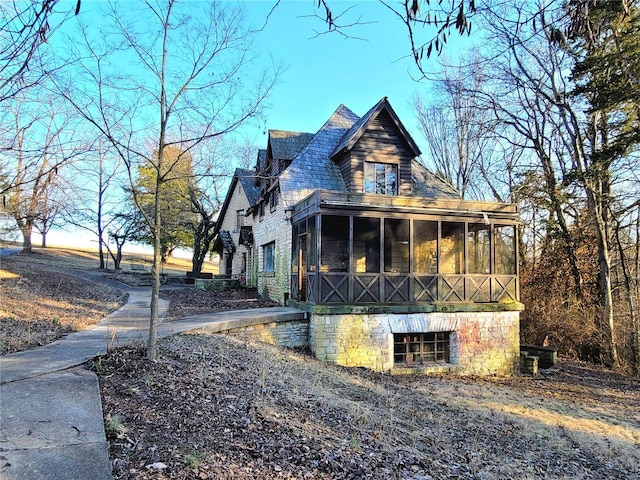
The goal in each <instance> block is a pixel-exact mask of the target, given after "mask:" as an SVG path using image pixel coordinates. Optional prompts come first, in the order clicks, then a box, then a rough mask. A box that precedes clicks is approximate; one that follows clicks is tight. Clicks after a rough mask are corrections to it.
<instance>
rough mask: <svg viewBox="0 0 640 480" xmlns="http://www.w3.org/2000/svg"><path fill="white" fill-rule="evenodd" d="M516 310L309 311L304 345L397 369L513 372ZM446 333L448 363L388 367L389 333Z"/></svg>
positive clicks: (349, 361) (323, 355)
mask: <svg viewBox="0 0 640 480" xmlns="http://www.w3.org/2000/svg"><path fill="white" fill-rule="evenodd" d="M519 330H520V329H519V313H518V312H491V313H488V312H457V313H407V314H366V313H365V314H362V313H358V314H337V315H336V314H313V315H310V324H309V339H310V341H309V344H310V347H311V349H312V351H313V353H314V354H315V356H316V357H317V358H319V359H321V360H326V361H330V362H334V363H337V364H339V365H344V366H357V367H366V368H370V369H373V370H377V371H385V372H390V373H392V374H400V373H407V372H414V371H424V372H427V373H429V372H443V371H446V372H450V373H455V374H459V375H511V374H514V373H516V372H517V371H518V365H519V359H520V351H519V333H520V331H519ZM420 332H451V333H450V337H449V343H450V362H449V363H448V364H445V365H438V366H434V367H428V366H427V367H420V368H411V369H408V368H406V367H404V368H403V367H400V368H396V367H394V357H393V334H394V333H420Z"/></svg>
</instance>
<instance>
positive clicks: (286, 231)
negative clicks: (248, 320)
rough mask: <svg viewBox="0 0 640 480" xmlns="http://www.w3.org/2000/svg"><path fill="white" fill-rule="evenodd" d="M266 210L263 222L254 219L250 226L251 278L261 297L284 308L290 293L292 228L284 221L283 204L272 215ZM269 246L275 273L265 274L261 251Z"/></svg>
mask: <svg viewBox="0 0 640 480" xmlns="http://www.w3.org/2000/svg"><path fill="white" fill-rule="evenodd" d="M265 210H266V212H265V215H264V218H263V219H262V220H258V219H257V218H256V220H255V221H254V223H253V233H254V234H253V238H254V239H255V242H256V245H254V257H255V262H256V264H255V266H254V275H256V277H257V278H256V279H255V281H254V283H252V284H253V285H255V286H257V287H258V292H260V294H261V295H264V296H266V297H269V298H270V299H272V300H274V301H276V302H279V303H281V304H284V298H285V294H287V296H288V295H289V292H290V277H291V272H290V270H291V224H290V223H289V221H287V219H286V218H285V213H284V207H283V202H282V201H281V202H280V204H279V205H278V206H277V208H276V210H275V211H273V212H270V211H269V207H268V206H267V208H266V209H265ZM271 242H275V252H274V271H273V272H265V271H264V268H263V265H264V259H263V251H262V247H263V246H264V245H266V244H268V243H271Z"/></svg>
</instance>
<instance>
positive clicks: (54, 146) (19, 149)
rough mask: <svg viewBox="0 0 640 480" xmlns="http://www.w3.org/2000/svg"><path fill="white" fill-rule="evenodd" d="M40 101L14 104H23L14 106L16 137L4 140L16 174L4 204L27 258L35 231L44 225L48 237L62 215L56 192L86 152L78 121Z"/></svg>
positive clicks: (22, 100)
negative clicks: (63, 173) (67, 169)
mask: <svg viewBox="0 0 640 480" xmlns="http://www.w3.org/2000/svg"><path fill="white" fill-rule="evenodd" d="M32 93H33V94H34V95H35V93H36V92H32ZM40 93H42V92H41V91H40ZM36 97H37V98H35V99H30V98H28V97H25V96H22V95H21V96H20V97H15V98H14V100H18V98H20V101H13V102H11V106H10V108H9V109H8V112H7V114H10V115H11V116H12V117H13V132H12V135H11V137H10V138H8V139H6V140H5V141H6V142H7V144H8V145H10V148H8V149H6V150H4V151H3V152H1V154H0V157H1V161H2V163H3V164H4V165H6V166H7V167H8V171H10V172H11V175H10V176H9V179H8V181H7V182H6V184H5V187H4V192H3V193H4V196H3V203H4V204H6V207H5V210H6V211H7V212H8V213H10V215H11V216H12V217H13V218H14V219H15V221H16V224H17V226H18V228H19V229H20V232H21V233H22V238H23V250H24V251H26V252H30V251H31V248H32V244H31V234H32V232H33V229H34V228H35V227H36V226H37V225H38V224H39V225H40V227H41V229H42V231H43V232H44V233H45V234H46V231H47V230H48V227H50V224H51V221H52V220H53V217H54V216H55V215H54V214H55V213H57V212H58V211H59V209H58V204H56V203H55V199H56V197H57V196H59V195H56V193H55V190H56V189H58V188H59V186H60V182H61V181H62V178H61V169H62V167H63V166H64V165H67V164H69V163H71V162H72V161H74V160H75V159H77V158H78V156H79V155H81V154H82V153H83V152H84V145H83V144H82V143H81V141H80V140H79V139H78V138H76V137H75V133H76V132H77V124H75V123H74V118H75V117H74V116H73V115H69V112H67V111H65V110H63V108H62V107H61V106H60V105H58V104H56V101H55V100H54V99H53V98H52V97H49V98H46V97H45V98H44V99H43V98H40V97H38V96H37V95H36ZM45 241H46V240H45Z"/></svg>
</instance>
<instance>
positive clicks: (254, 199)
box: [234, 168, 260, 206]
mask: <svg viewBox="0 0 640 480" xmlns="http://www.w3.org/2000/svg"><path fill="white" fill-rule="evenodd" d="M255 176H256V174H255V172H254V171H253V170H247V169H246V168H236V173H235V175H234V177H237V178H238V181H239V182H240V185H242V189H243V190H244V194H245V195H246V196H247V200H249V205H250V206H254V205H255V204H256V203H258V200H260V190H259V189H258V187H256V184H255V181H254V180H255Z"/></svg>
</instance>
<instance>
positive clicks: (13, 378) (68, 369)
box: [0, 287, 303, 480]
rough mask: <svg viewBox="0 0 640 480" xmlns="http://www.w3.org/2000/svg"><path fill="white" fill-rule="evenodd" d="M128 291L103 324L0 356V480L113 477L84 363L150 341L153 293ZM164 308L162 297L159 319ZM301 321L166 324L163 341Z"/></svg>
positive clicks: (268, 312)
mask: <svg viewBox="0 0 640 480" xmlns="http://www.w3.org/2000/svg"><path fill="white" fill-rule="evenodd" d="M127 292H128V293H129V298H128V301H127V303H126V304H125V305H124V306H123V307H122V308H120V309H119V310H118V311H116V312H114V313H112V314H111V315H109V316H108V317H106V318H105V319H104V320H102V322H100V323H99V324H97V325H95V326H93V327H91V328H89V329H87V330H82V331H80V332H76V333H73V334H70V335H67V336H66V337H64V338H62V339H60V340H58V341H56V342H54V343H51V344H49V345H46V346H44V347H40V348H36V349H33V350H27V351H24V352H19V353H14V354H9V355H4V356H1V357H0V479H2V480H18V479H20V480H23V479H25V480H26V479H29V480H39V479H42V480H63V479H64V480H112V478H113V477H112V476H111V463H110V462H109V456H108V443H107V441H106V437H105V432H104V425H103V418H102V405H101V399H100V389H99V385H98V379H97V377H96V376H95V374H93V373H92V372H90V371H88V370H86V369H84V368H82V367H80V365H82V364H83V363H85V362H86V361H88V360H90V359H91V358H93V357H94V356H96V355H103V354H105V353H106V352H107V350H108V349H109V348H112V347H116V346H119V345H123V344H126V343H128V342H140V341H145V340H146V338H147V334H148V324H149V302H150V300H151V289H150V288H148V287H145V288H129V289H127ZM167 307H168V302H166V301H163V300H160V317H161V318H162V317H164V314H165V312H166V309H167ZM302 316H303V313H302V312H300V311H298V310H295V309H293V308H285V307H280V308H263V309H254V310H243V311H235V312H222V313H216V314H211V315H198V316H193V317H188V318H182V319H179V320H173V321H167V322H162V323H161V324H160V325H159V328H158V336H159V337H164V336H167V335H172V334H175V333H180V332H186V331H194V330H206V331H208V332H216V331H223V330H227V329H228V328H230V327H241V326H247V325H254V324H258V323H266V322H273V321H276V320H280V321H282V320H286V319H293V318H302Z"/></svg>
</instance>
